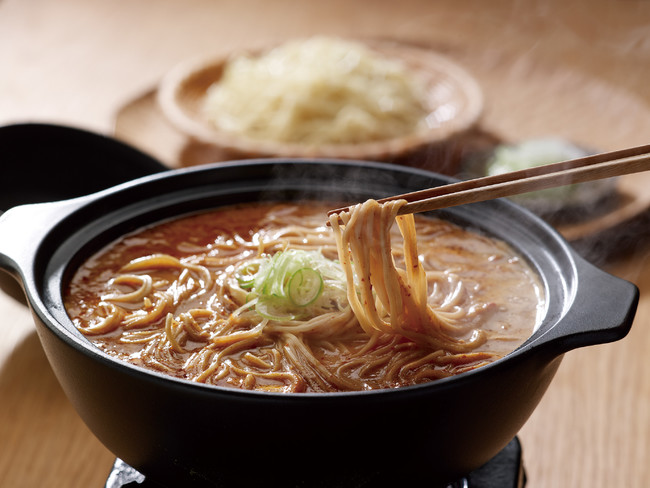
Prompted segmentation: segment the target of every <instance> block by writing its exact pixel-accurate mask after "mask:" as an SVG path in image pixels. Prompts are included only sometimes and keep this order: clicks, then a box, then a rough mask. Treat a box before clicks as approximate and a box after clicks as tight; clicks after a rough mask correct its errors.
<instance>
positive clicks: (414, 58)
mask: <svg viewBox="0 0 650 488" xmlns="http://www.w3.org/2000/svg"><path fill="white" fill-rule="evenodd" d="M364 44H365V45H366V46H367V47H368V48H370V49H371V50H373V51H375V52H377V53H378V54H380V55H381V56H383V57H385V58H388V59H395V60H399V61H401V62H402V63H403V64H404V65H405V66H406V68H407V69H410V70H412V71H413V72H414V73H415V74H416V75H417V76H418V77H420V78H421V79H423V80H424V81H425V85H426V90H427V110H428V111H429V114H430V116H431V118H432V119H435V120H436V121H437V123H436V125H435V126H433V127H429V128H427V129H426V130H421V131H418V132H416V133H413V134H408V135H405V136H400V137H395V138H391V139H386V140H380V141H371V142H359V143H354V144H318V145H305V144H300V143H283V142H274V141H261V140H256V139H252V138H249V137H246V136H245V135H240V134H236V133H233V132H226V131H222V130H219V129H218V128H217V127H216V126H215V125H214V124H212V123H211V122H210V121H209V120H208V118H207V117H206V116H205V114H204V111H203V107H204V104H205V98H206V94H207V90H208V88H209V87H210V86H211V85H212V84H213V83H215V82H218V81H219V79H220V77H221V75H222V73H223V69H224V66H225V64H226V63H227V62H228V59H229V57H221V58H217V59H208V60H196V61H188V62H186V63H182V64H181V65H179V66H177V67H176V68H175V69H173V70H172V71H170V72H169V73H168V74H167V75H166V76H165V77H164V78H163V80H162V81H161V84H160V87H159V90H158V102H159V104H160V107H161V110H162V113H163V114H164V115H165V116H166V118H167V119H168V120H169V121H170V123H171V124H172V125H173V126H174V127H176V128H177V129H178V130H180V131H181V132H183V133H185V134H187V135H188V136H190V137H193V138H195V139H196V140H198V141H201V142H204V143H207V144H211V145H213V146H217V147H220V148H224V149H226V150H228V151H229V152H234V153H239V154H240V155H243V156H256V157H260V156H261V157H263V156H279V157H325V158H344V159H379V160H385V159H387V158H393V157H396V156H399V155H402V154H406V153H408V152H410V151H413V150H414V149H417V148H419V147H422V146H424V145H427V144H431V143H435V142H438V141H443V140H446V139H449V138H450V137H453V136H454V135H456V134H458V133H461V132H463V131H465V130H467V129H469V128H470V127H471V126H472V125H474V124H475V123H476V121H477V120H478V118H479V116H480V114H481V111H482V108H483V95H482V92H481V89H480V86H479V84H478V83H477V82H476V80H475V79H474V78H473V77H472V76H471V75H470V74H469V73H468V72H467V71H466V70H465V69H464V68H462V67H461V66H460V65H458V64H457V63H455V62H453V61H452V60H450V59H448V58H446V57H445V56H442V55H440V54H438V53H435V52H433V51H431V50H427V49H421V48H417V47H414V46H409V45H405V44H401V43H397V42H389V41H384V42H381V41H366V42H364ZM264 51H265V50H251V51H244V52H243V53H235V54H233V56H236V55H238V54H240V55H241V54H247V55H251V56H256V55H260V54H263V53H264Z"/></svg>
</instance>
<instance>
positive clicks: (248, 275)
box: [235, 259, 263, 290]
mask: <svg viewBox="0 0 650 488" xmlns="http://www.w3.org/2000/svg"><path fill="white" fill-rule="evenodd" d="M262 262H263V260H261V259H256V260H254V261H247V262H245V263H244V264H242V265H241V266H239V267H238V268H237V269H236V270H235V277H236V278H237V282H238V283H239V286H241V287H242V288H243V289H244V290H248V289H249V288H252V287H253V285H254V284H255V276H256V275H257V272H258V271H259V269H260V265H261V263H262Z"/></svg>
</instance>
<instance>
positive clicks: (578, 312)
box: [538, 253, 639, 355]
mask: <svg viewBox="0 0 650 488" xmlns="http://www.w3.org/2000/svg"><path fill="white" fill-rule="evenodd" d="M574 255H575V262H576V270H577V280H578V281H577V286H576V287H575V296H574V299H573V303H572V305H571V308H570V310H569V311H568V312H567V313H566V315H564V316H563V317H562V319H561V320H560V322H559V323H558V324H557V325H556V326H555V327H551V328H550V330H548V331H547V332H546V333H545V334H543V335H542V336H541V337H540V338H539V339H538V340H539V341H540V342H539V344H538V346H539V347H542V348H544V349H548V348H550V351H551V352H552V353H553V355H560V354H563V353H565V352H568V351H570V350H572V349H576V348H579V347H585V346H592V345H596V344H604V343H607V342H614V341H618V340H620V339H623V338H624V337H625V336H626V335H627V333H628V332H629V331H630V328H631V327H632V322H633V320H634V315H635V313H636V309H637V305H638V302H639V289H638V288H637V286H636V285H634V284H633V283H630V282H629V281H626V280H623V279H621V278H618V277H616V276H613V275H611V274H609V273H607V272H605V271H603V270H601V269H599V268H597V267H596V266H594V265H592V264H591V263H588V262H587V261H585V260H584V259H583V258H582V257H580V256H578V255H577V254H575V253H574Z"/></svg>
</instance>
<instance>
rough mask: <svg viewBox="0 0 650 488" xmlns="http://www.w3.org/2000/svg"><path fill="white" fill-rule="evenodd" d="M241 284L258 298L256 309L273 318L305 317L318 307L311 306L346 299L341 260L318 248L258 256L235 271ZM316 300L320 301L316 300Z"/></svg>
mask: <svg viewBox="0 0 650 488" xmlns="http://www.w3.org/2000/svg"><path fill="white" fill-rule="evenodd" d="M235 277H236V278H237V282H238V283H239V286H240V287H241V288H243V289H246V290H248V291H249V294H248V297H247V301H248V300H253V299H254V300H255V311H256V312H257V313H258V314H259V315H261V316H262V317H265V318H267V319H270V320H278V321H286V320H294V319H296V318H298V317H301V318H304V317H305V316H309V315H310V314H312V313H317V312H316V310H311V308H308V306H309V305H312V304H315V305H318V303H320V302H317V300H319V299H320V298H321V297H324V298H323V300H324V302H323V303H326V304H327V305H326V306H331V304H332V303H341V302H342V301H344V300H345V299H346V281H345V274H344V273H343V270H342V268H341V265H340V263H338V262H335V261H332V260H330V259H327V258H325V257H324V256H323V255H322V254H321V253H320V252H319V251H306V250H299V249H287V250H285V251H281V252H278V253H276V254H274V255H273V256H271V257H268V258H261V259H255V260H252V261H250V262H247V263H244V264H242V265H241V266H240V267H239V268H237V269H236V270H235ZM315 302H317V303H315Z"/></svg>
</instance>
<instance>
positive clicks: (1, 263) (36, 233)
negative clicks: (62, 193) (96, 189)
mask: <svg viewBox="0 0 650 488" xmlns="http://www.w3.org/2000/svg"><path fill="white" fill-rule="evenodd" d="M85 200H86V198H83V197H82V198H75V199H72V200H62V201H59V202H51V203H37V204H28V205H19V206H17V207H13V208H11V209H9V210H7V211H6V212H4V213H1V214H0V269H4V270H5V271H8V272H9V273H10V274H12V275H13V276H14V277H15V278H16V279H19V280H20V277H22V280H23V284H24V280H25V277H26V276H28V275H29V271H30V269H31V267H32V265H33V261H34V257H35V255H36V251H37V250H38V247H39V245H40V244H41V242H42V241H43V239H44V238H45V237H46V236H47V234H48V233H49V232H50V231H51V230H52V229H53V228H54V227H55V226H56V224H57V223H59V222H61V221H62V220H63V219H65V218H66V217H67V216H69V215H70V214H71V213H72V212H74V211H75V210H76V209H78V208H79V207H80V206H81V205H82V204H83V203H84V202H85Z"/></svg>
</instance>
